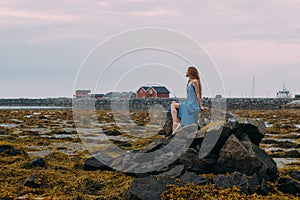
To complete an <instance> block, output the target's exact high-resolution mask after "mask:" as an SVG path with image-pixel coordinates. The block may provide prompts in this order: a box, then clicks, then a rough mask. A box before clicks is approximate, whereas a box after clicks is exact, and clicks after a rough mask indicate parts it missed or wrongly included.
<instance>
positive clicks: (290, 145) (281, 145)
mask: <svg viewBox="0 0 300 200" xmlns="http://www.w3.org/2000/svg"><path fill="white" fill-rule="evenodd" d="M262 143H264V144H273V147H278V148H300V144H297V143H294V142H290V141H276V140H272V139H267V140H263V142H262Z"/></svg>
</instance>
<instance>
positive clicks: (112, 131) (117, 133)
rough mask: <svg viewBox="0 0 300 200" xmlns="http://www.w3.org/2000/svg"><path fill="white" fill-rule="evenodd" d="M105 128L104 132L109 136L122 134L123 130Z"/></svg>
mask: <svg viewBox="0 0 300 200" xmlns="http://www.w3.org/2000/svg"><path fill="white" fill-rule="evenodd" d="M102 130H103V133H104V134H105V135H108V136H119V135H121V132H120V131H118V130H107V129H104V128H103V129H102Z"/></svg>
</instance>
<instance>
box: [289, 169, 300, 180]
mask: <svg viewBox="0 0 300 200" xmlns="http://www.w3.org/2000/svg"><path fill="white" fill-rule="evenodd" d="M289 175H290V177H292V178H293V179H296V180H297V181H300V171H292V172H291V173H290V174H289Z"/></svg>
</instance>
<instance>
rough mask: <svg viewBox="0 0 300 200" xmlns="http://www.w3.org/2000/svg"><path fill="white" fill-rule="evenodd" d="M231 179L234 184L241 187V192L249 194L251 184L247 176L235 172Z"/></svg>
mask: <svg viewBox="0 0 300 200" xmlns="http://www.w3.org/2000/svg"><path fill="white" fill-rule="evenodd" d="M230 178H231V181H232V184H233V185H236V186H237V187H239V188H240V189H241V192H244V193H246V194H249V182H248V178H247V176H246V175H245V174H242V173H240V172H234V173H233V174H231V176H230Z"/></svg>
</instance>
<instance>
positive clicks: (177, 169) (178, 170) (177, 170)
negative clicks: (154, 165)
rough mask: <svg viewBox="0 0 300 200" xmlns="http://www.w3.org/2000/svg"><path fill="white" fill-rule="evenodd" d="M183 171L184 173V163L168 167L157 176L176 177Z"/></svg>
mask: <svg viewBox="0 0 300 200" xmlns="http://www.w3.org/2000/svg"><path fill="white" fill-rule="evenodd" d="M183 173H184V165H177V166H175V167H174V168H172V169H170V170H169V171H166V172H164V173H160V174H158V176H161V177H174V178H177V177H179V176H181V175H182V174H183Z"/></svg>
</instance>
